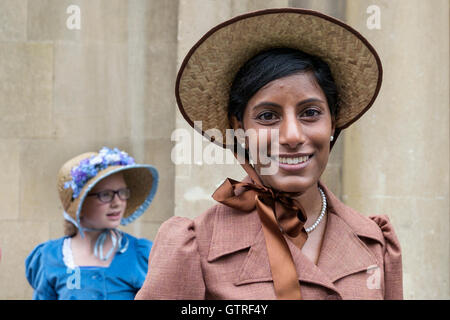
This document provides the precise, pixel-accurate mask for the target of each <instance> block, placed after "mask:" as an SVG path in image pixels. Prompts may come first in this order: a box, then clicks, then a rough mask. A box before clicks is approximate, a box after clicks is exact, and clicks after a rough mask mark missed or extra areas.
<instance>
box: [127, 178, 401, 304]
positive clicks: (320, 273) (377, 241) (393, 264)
mask: <svg viewBox="0 0 450 320" xmlns="http://www.w3.org/2000/svg"><path fill="white" fill-rule="evenodd" d="M321 187H322V189H323V190H324V191H325V194H326V196H327V199H328V213H329V214H327V219H328V220H327V227H326V231H325V234H324V239H323V242H322V248H321V251H320V256H319V259H318V262H317V265H316V264H314V263H313V262H311V261H310V260H309V259H308V258H307V257H306V256H305V255H303V254H302V252H301V250H299V249H298V248H297V247H295V246H294V245H293V244H292V243H290V242H289V241H288V243H289V247H290V250H291V253H292V256H293V259H294V262H295V265H296V267H297V274H298V277H299V281H300V286H301V294H302V297H303V299H402V298H403V292H402V260H401V251H400V245H399V242H398V240H397V237H396V235H395V233H394V230H393V228H392V225H391V224H390V222H389V220H388V218H387V217H386V216H373V217H370V218H367V217H365V216H363V215H361V214H359V213H358V212H356V211H355V210H353V209H351V208H349V207H347V206H346V205H344V204H343V203H342V202H340V201H339V200H338V199H337V198H336V197H335V196H334V195H333V194H332V193H331V192H330V191H329V190H328V189H327V188H326V187H325V186H323V185H322V184H321ZM275 298H276V297H275V293H274V289H273V282H272V277H271V273H270V268H269V262H268V256H267V251H266V246H265V240H264V235H263V232H262V229H261V224H260V221H259V218H258V214H257V213H256V211H253V212H251V213H243V212H240V211H237V210H235V209H232V208H230V207H227V206H225V205H222V204H218V205H216V206H214V207H212V208H210V209H209V210H208V211H207V212H205V213H204V214H202V215H200V216H199V217H197V218H195V219H194V220H193V221H192V220H190V219H187V218H182V217H172V218H170V219H169V220H167V221H166V222H165V223H163V224H162V226H161V228H160V229H159V231H158V234H157V237H156V239H155V242H154V245H153V248H152V250H151V253H150V258H149V271H148V274H147V278H146V280H145V283H144V285H143V287H142V288H141V290H140V291H139V292H138V294H137V296H136V299H235V300H241V299H264V300H267V299H275Z"/></svg>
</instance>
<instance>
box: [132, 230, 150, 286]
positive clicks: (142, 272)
mask: <svg viewBox="0 0 450 320" xmlns="http://www.w3.org/2000/svg"><path fill="white" fill-rule="evenodd" d="M152 246H153V242H151V241H150V240H147V239H137V245H136V266H137V279H136V284H135V286H136V289H138V290H139V289H140V288H141V287H142V285H143V284H144V281H145V276H146V274H147V270H148V257H149V255H150V251H151V249H152Z"/></svg>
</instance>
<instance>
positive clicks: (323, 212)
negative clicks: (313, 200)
mask: <svg viewBox="0 0 450 320" xmlns="http://www.w3.org/2000/svg"><path fill="white" fill-rule="evenodd" d="M319 192H320V195H321V196H322V211H320V215H319V217H318V218H317V220H316V222H314V224H313V225H312V226H311V227H309V228H305V231H306V232H307V233H310V232H311V231H313V230H314V229H315V228H316V227H317V226H318V225H319V223H320V221H322V218H323V217H324V215H325V212H327V198H326V197H325V193H324V192H323V191H322V189H321V188H320V187H319Z"/></svg>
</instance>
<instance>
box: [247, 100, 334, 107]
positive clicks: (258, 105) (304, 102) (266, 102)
mask: <svg viewBox="0 0 450 320" xmlns="http://www.w3.org/2000/svg"><path fill="white" fill-rule="evenodd" d="M311 102H320V103H325V101H323V100H322V99H319V98H308V99H306V100H302V101H300V102H299V103H297V106H301V105H304V104H307V103H311ZM258 107H277V108H281V106H280V105H279V104H278V103H275V102H269V101H262V102H260V103H258V104H257V105H255V106H254V107H253V108H258Z"/></svg>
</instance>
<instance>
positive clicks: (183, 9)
mask: <svg viewBox="0 0 450 320" xmlns="http://www.w3.org/2000/svg"><path fill="white" fill-rule="evenodd" d="M288 5H289V1H288V0H226V1H209V0H180V1H179V9H178V12H179V16H178V19H179V24H178V66H180V65H181V62H182V61H183V59H184V57H185V55H186V54H187V52H188V51H189V49H190V48H191V47H192V46H193V45H194V44H195V43H196V42H197V41H198V40H199V39H200V38H201V36H202V35H203V34H204V33H206V32H207V31H209V30H210V29H211V28H212V27H214V26H215V25H217V24H219V23H220V22H223V21H225V20H227V19H229V18H231V17H233V16H235V15H238V14H241V13H245V12H248V11H253V10H259V9H264V8H276V7H285V6H288ZM176 127H177V128H178V129H185V130H188V132H189V134H190V137H191V143H192V145H193V143H194V139H198V140H199V141H201V144H202V145H203V148H205V147H206V146H208V145H210V142H208V141H206V139H203V138H202V137H201V135H200V134H199V133H197V132H195V133H193V132H192V129H191V127H190V126H189V125H188V124H187V122H186V121H185V120H184V119H183V117H182V115H181V113H180V112H179V111H177V115H176ZM198 140H197V141H198ZM214 149H215V150H217V152H222V150H220V148H219V147H217V146H215V147H214ZM192 151H193V148H192ZM227 152H229V151H227ZM229 156H231V158H232V157H233V156H232V155H229ZM224 158H225V154H224ZM191 160H192V163H191V164H179V165H177V166H176V175H175V215H177V216H185V217H189V218H194V217H196V216H198V215H200V214H201V213H203V212H204V211H205V210H206V209H208V208H209V207H211V206H212V205H214V204H215V203H216V202H215V201H214V200H213V199H212V198H211V195H212V194H213V192H214V190H215V189H216V188H217V187H218V186H219V185H220V184H221V183H222V182H223V180H225V178H227V177H230V178H233V179H236V180H240V179H242V178H243V177H244V176H245V172H244V170H243V169H242V168H241V167H240V166H239V165H238V164H234V165H232V164H228V165H227V164H223V165H218V164H211V165H209V164H205V163H201V164H200V163H194V162H193V160H194V156H193V154H192V157H191Z"/></svg>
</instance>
